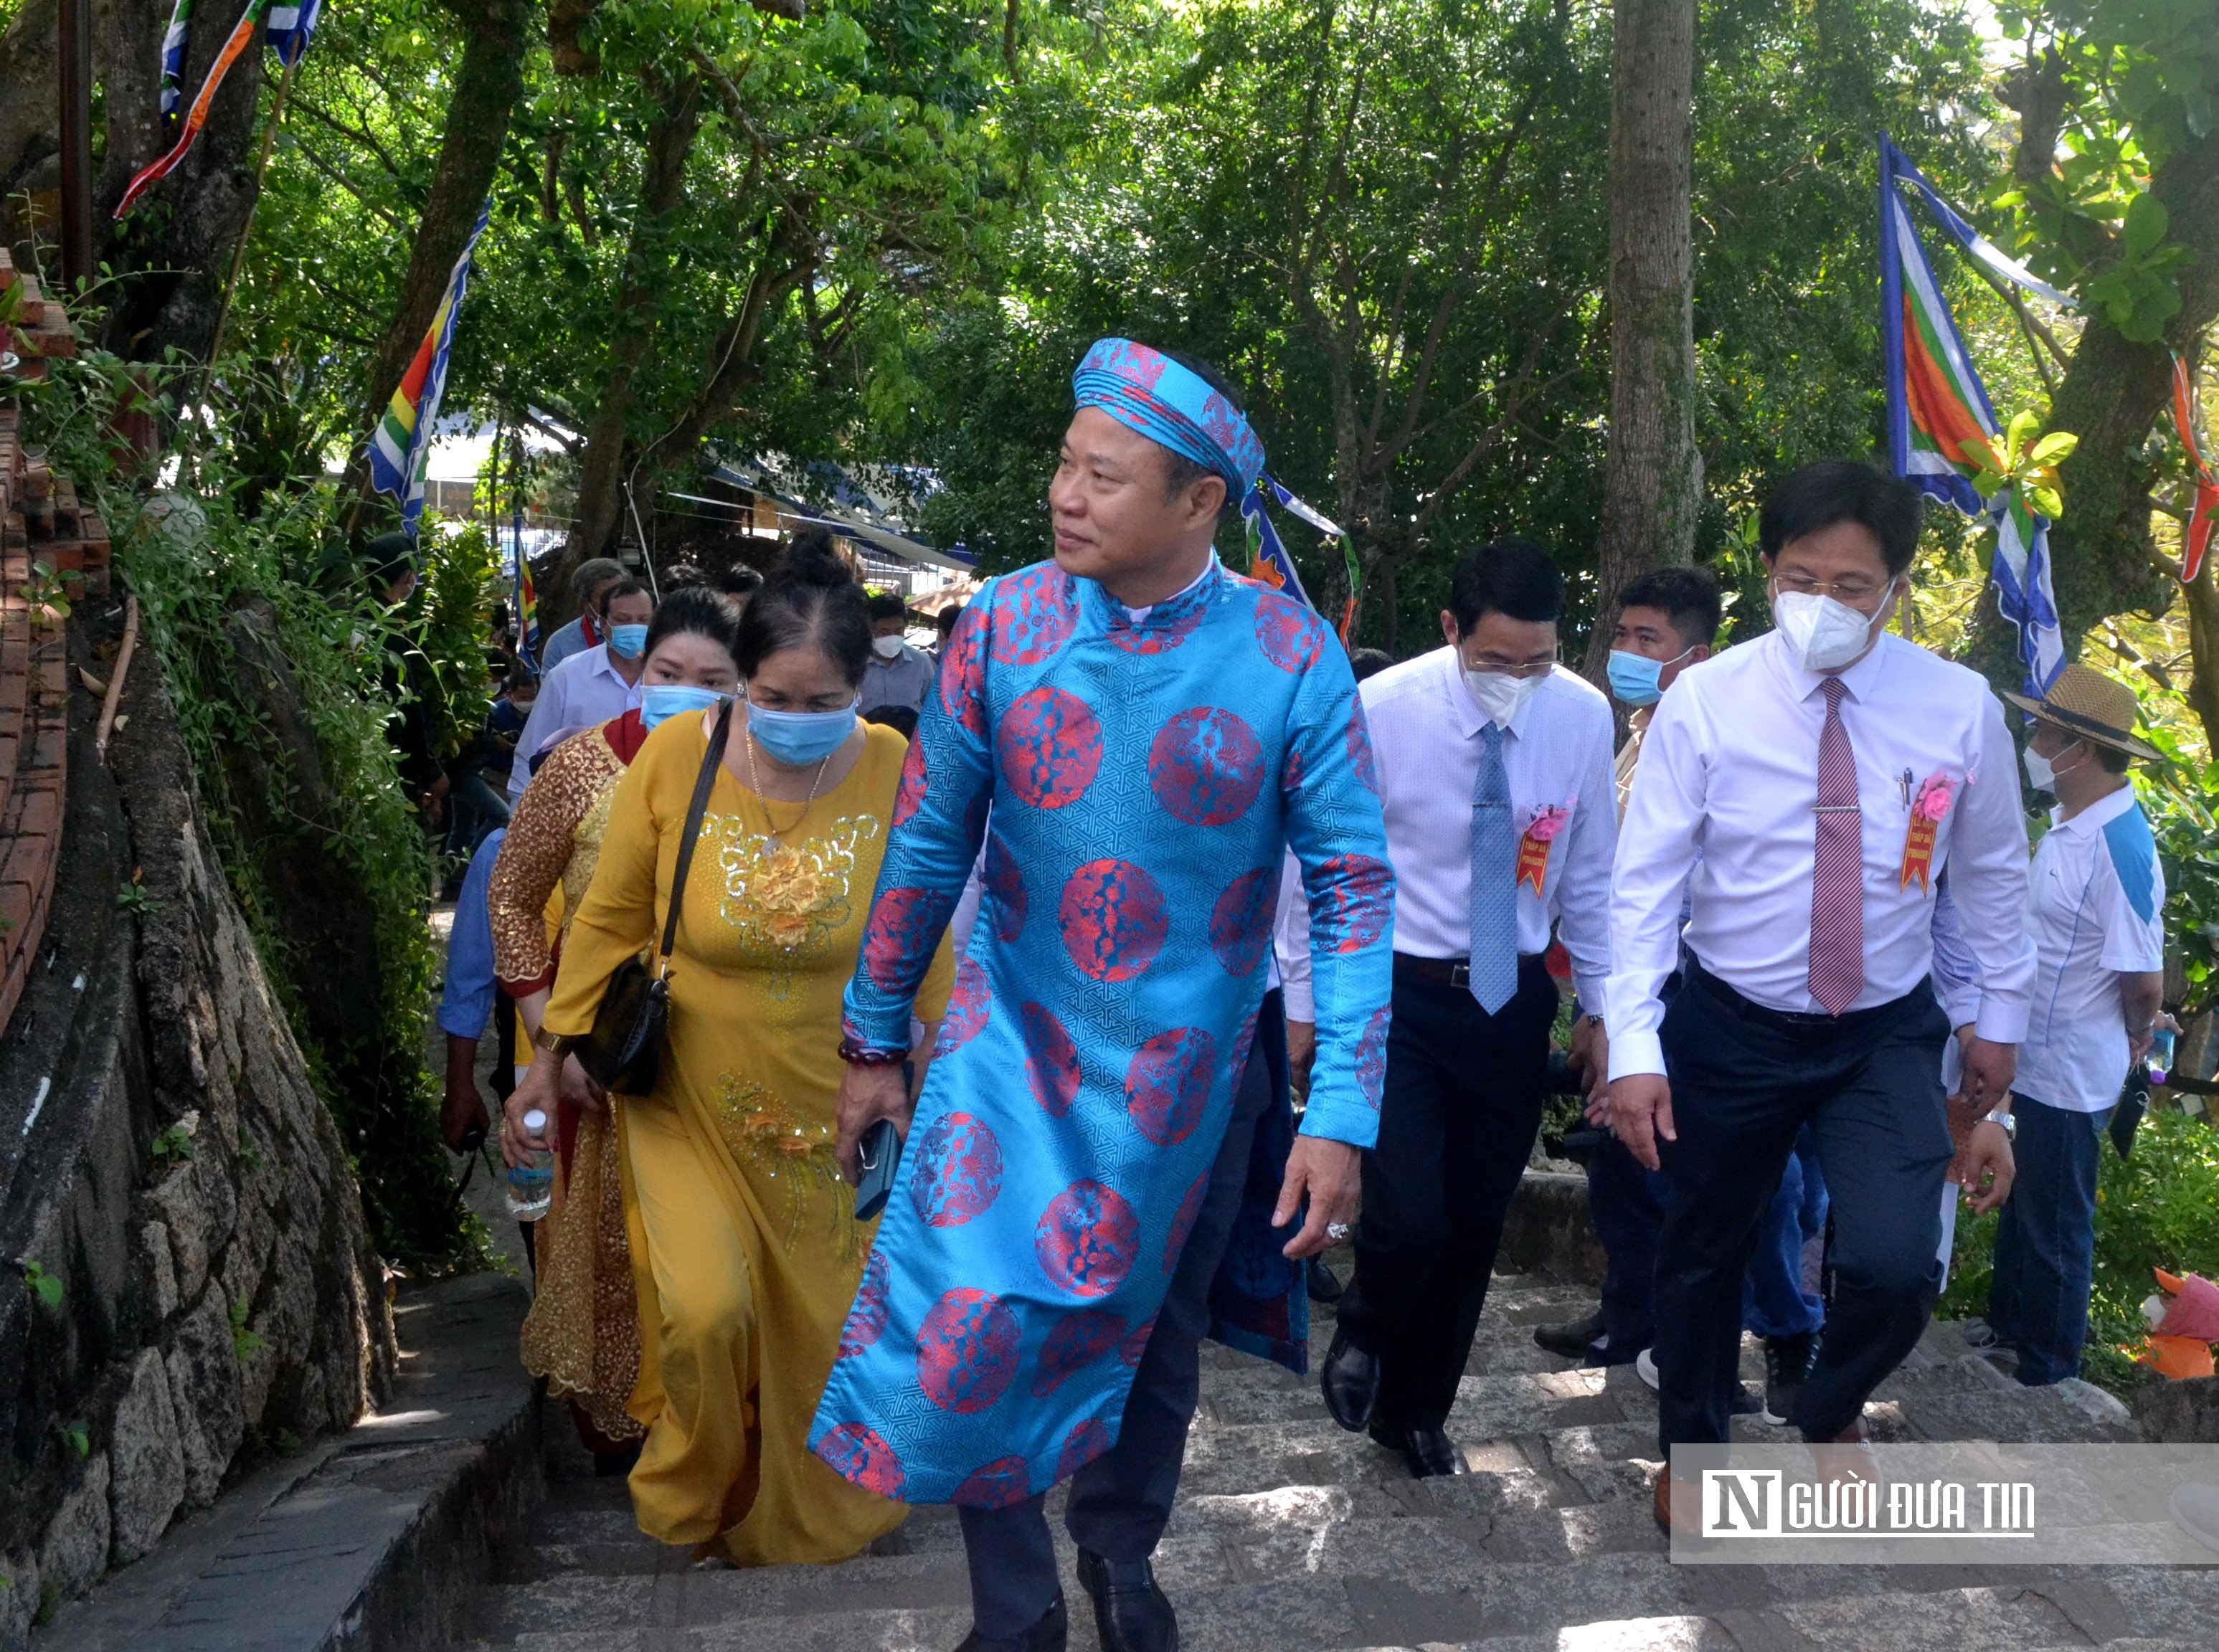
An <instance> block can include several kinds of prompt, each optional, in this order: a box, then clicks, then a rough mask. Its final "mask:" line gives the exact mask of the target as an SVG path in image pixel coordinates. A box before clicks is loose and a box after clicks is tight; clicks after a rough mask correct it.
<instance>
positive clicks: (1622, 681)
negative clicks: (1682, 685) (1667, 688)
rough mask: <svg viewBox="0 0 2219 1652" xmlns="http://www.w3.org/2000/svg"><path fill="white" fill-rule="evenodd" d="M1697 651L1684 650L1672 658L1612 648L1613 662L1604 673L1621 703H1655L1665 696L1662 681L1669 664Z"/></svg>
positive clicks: (1616, 698) (1614, 694)
mask: <svg viewBox="0 0 2219 1652" xmlns="http://www.w3.org/2000/svg"><path fill="white" fill-rule="evenodd" d="M1694 651H1695V650H1694V649H1692V648H1686V649H1681V650H1680V652H1679V653H1677V654H1675V655H1673V656H1672V657H1671V658H1670V659H1669V660H1652V659H1650V657H1649V656H1648V655H1645V654H1629V653H1627V652H1626V651H1625V649H1612V650H1611V651H1610V664H1609V665H1608V666H1607V667H1606V668H1604V671H1603V675H1604V676H1606V677H1607V678H1608V679H1609V680H1610V692H1611V698H1612V699H1615V700H1616V701H1617V702H1618V703H1619V705H1632V706H1637V707H1638V706H1643V705H1656V702H1657V701H1658V700H1660V699H1663V697H1664V690H1663V687H1662V686H1659V680H1660V679H1661V678H1662V677H1663V674H1664V668H1665V667H1666V666H1675V665H1677V664H1679V663H1680V661H1682V660H1684V659H1686V658H1687V657H1688V655H1691V654H1693V653H1694Z"/></svg>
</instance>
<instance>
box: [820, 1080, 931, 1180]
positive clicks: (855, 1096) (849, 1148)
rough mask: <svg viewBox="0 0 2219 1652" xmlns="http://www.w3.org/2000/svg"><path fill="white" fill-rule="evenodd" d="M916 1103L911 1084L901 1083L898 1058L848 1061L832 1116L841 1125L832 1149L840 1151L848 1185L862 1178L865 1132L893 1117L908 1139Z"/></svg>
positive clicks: (843, 1174) (841, 1165)
mask: <svg viewBox="0 0 2219 1652" xmlns="http://www.w3.org/2000/svg"><path fill="white" fill-rule="evenodd" d="M916 1106H917V1104H916V1102H913V1101H911V1099H910V1094H909V1088H908V1086H907V1085H905V1084H903V1083H902V1070H901V1063H899V1062H898V1061H883V1062H879V1063H876V1064H874V1065H870V1066H863V1065H859V1064H856V1063H854V1062H850V1063H848V1071H847V1074H846V1076H845V1077H843V1078H842V1079H841V1080H840V1094H839V1096H838V1098H837V1099H836V1100H835V1101H834V1102H833V1103H832V1117H833V1121H834V1122H835V1123H836V1125H837V1126H838V1127H839V1140H838V1141H837V1143H836V1145H835V1146H834V1149H833V1151H834V1152H836V1153H837V1154H838V1155H839V1158H840V1173H841V1175H842V1176H844V1177H847V1178H848V1186H849V1187H855V1186H856V1185H857V1184H858V1183H861V1181H862V1179H863V1165H862V1141H863V1132H865V1131H866V1130H867V1129H869V1128H870V1127H872V1126H873V1125H874V1124H876V1123H877V1122H878V1121H880V1119H892V1121H894V1128H895V1129H897V1130H898V1131H900V1132H901V1133H902V1136H903V1139H904V1140H907V1139H908V1136H909V1121H910V1117H911V1114H912V1113H914V1112H915V1110H916Z"/></svg>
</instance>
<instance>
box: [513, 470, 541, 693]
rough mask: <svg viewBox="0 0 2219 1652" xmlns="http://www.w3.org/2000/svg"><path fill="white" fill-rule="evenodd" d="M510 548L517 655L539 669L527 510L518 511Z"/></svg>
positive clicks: (536, 603) (536, 605)
mask: <svg viewBox="0 0 2219 1652" xmlns="http://www.w3.org/2000/svg"><path fill="white" fill-rule="evenodd" d="M509 551H510V554H511V555H512V556H514V557H515V558H516V655H517V658H519V660H521V661H524V663H525V665H527V666H529V667H531V669H532V670H534V671H537V670H538V669H539V592H538V587H535V586H534V585H533V584H532V582H531V558H530V557H529V556H525V554H524V512H523V510H522V509H521V508H520V507H519V510H518V511H517V513H516V530H515V537H513V539H512V540H511V541H510V544H509Z"/></svg>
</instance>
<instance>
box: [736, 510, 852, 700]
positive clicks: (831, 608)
mask: <svg viewBox="0 0 2219 1652" xmlns="http://www.w3.org/2000/svg"><path fill="white" fill-rule="evenodd" d="M805 644H813V645H814V646H816V647H817V648H820V649H824V652H825V654H826V655H829V656H830V658H831V659H832V660H833V661H836V663H837V664H838V666H839V668H840V670H841V672H842V674H843V675H844V676H845V677H846V678H847V680H848V682H849V683H850V684H852V685H855V686H861V683H862V680H863V670H864V668H865V667H867V665H869V664H870V661H871V622H870V618H869V616H868V615H867V612H865V609H864V605H863V587H861V586H860V585H858V584H856V583H855V574H854V572H853V571H852V570H850V569H849V568H848V564H847V563H846V562H844V561H843V560H842V558H841V557H840V556H839V555H838V553H837V552H836V551H835V550H833V549H832V536H831V534H830V532H828V531H826V530H824V529H823V528H820V527H808V528H804V529H803V530H802V531H800V532H799V533H797V534H795V535H794V536H793V538H792V539H790V540H788V541H787V542H786V548H785V549H784V550H782V551H780V553H779V558H778V566H777V567H775V568H772V569H771V573H770V577H769V578H768V579H767V580H765V581H763V585H762V589H761V590H760V591H758V592H756V593H755V595H754V597H752V598H751V599H749V602H748V606H747V612H745V613H743V614H742V615H741V616H740V633H739V643H738V647H737V649H736V650H735V655H736V657H737V660H738V661H739V667H740V675H742V676H743V677H752V676H754V675H755V672H756V671H757V669H758V668H761V665H762V662H763V661H765V660H768V658H770V656H771V655H774V654H776V653H779V652H780V651H781V650H783V649H790V648H799V647H801V646H803V645H805Z"/></svg>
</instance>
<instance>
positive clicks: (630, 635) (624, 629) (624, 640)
mask: <svg viewBox="0 0 2219 1652" xmlns="http://www.w3.org/2000/svg"><path fill="white" fill-rule="evenodd" d="M646 651H647V627H646V626H644V625H612V626H610V627H609V652H610V653H612V654H613V655H616V656H617V657H618V659H620V660H637V659H638V658H639V656H640V655H642V654H643V653H645V652H646Z"/></svg>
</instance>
